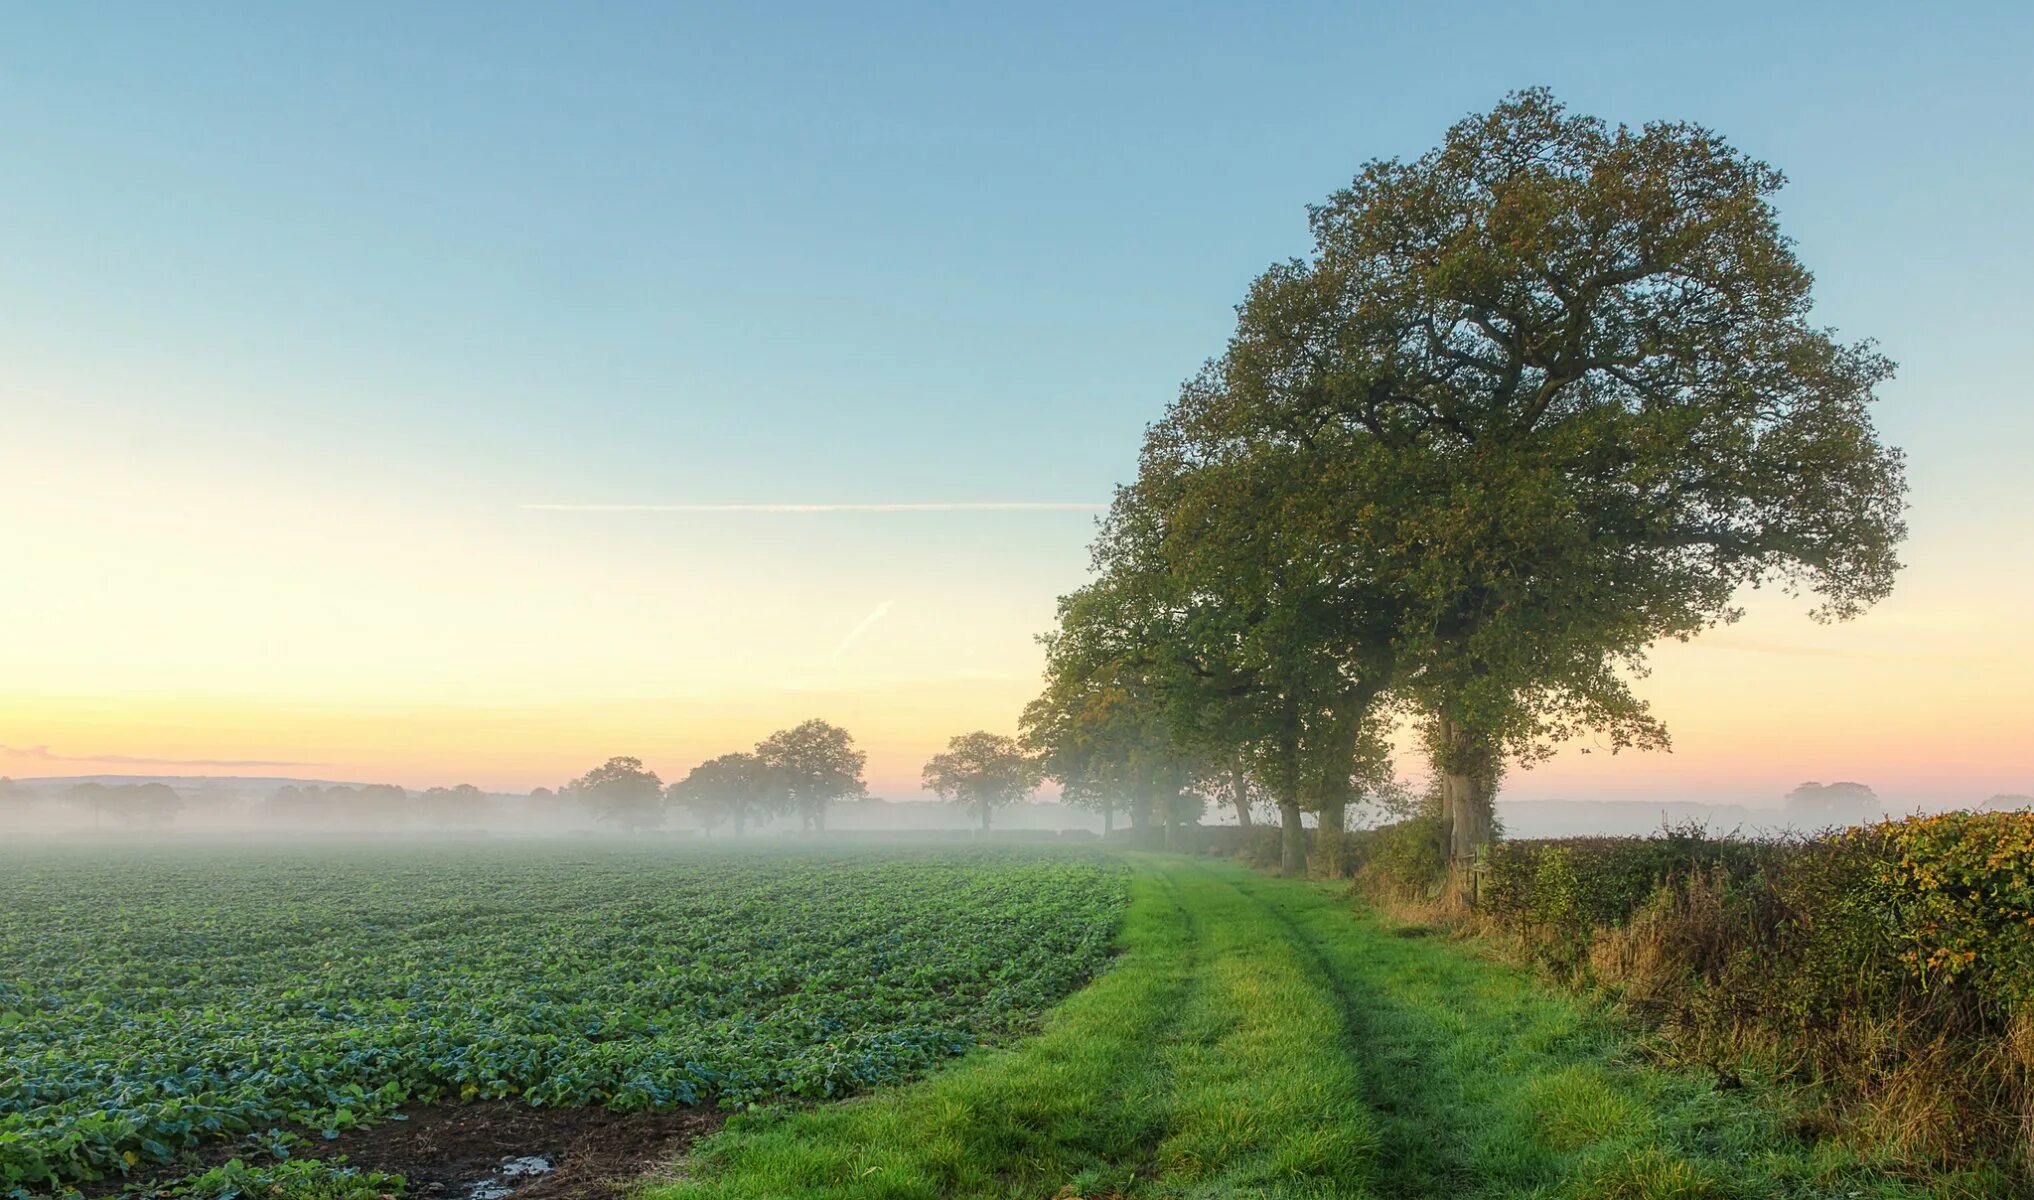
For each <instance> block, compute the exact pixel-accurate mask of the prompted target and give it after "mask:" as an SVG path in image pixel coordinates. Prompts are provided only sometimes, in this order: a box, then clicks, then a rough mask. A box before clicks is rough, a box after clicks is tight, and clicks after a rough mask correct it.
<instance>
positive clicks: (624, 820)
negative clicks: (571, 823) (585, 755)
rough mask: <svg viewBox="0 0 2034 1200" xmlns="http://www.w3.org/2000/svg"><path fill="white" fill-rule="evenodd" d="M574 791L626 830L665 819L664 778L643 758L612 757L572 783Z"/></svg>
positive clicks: (649, 826)
mask: <svg viewBox="0 0 2034 1200" xmlns="http://www.w3.org/2000/svg"><path fill="white" fill-rule="evenodd" d="M572 792H573V794H574V795H576V796H578V797H579V799H580V801H581V802H582V803H584V804H586V805H587V806H589V807H590V808H592V809H593V811H594V813H595V814H596V815H597V816H599V817H600V819H601V820H603V821H609V822H612V823H613V824H615V825H616V826H619V827H620V828H622V829H627V830H644V829H655V828H656V827H657V826H659V825H661V824H663V823H664V781H663V780H661V779H658V778H657V773H656V772H655V771H649V770H645V769H644V768H643V760H642V759H640V758H625V757H621V758H610V759H608V760H607V761H606V762H604V763H602V764H601V765H599V766H597V767H595V768H594V769H592V770H591V771H588V772H587V773H586V774H585V775H583V776H581V777H580V778H578V779H576V780H574V781H573V783H572Z"/></svg>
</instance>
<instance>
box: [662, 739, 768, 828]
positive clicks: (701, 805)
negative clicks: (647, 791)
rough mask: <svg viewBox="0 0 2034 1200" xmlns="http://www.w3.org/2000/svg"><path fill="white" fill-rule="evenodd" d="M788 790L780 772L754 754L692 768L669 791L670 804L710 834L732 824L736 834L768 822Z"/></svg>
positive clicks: (725, 757)
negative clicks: (681, 810)
mask: <svg viewBox="0 0 2034 1200" xmlns="http://www.w3.org/2000/svg"><path fill="white" fill-rule="evenodd" d="M785 790H786V789H785V787H784V785H783V782H782V780H781V779H780V778H779V776H778V774H777V772H776V771H775V770H774V769H773V768H772V767H771V766H770V765H769V764H768V763H765V762H764V761H763V760H762V759H761V758H759V757H757V756H756V755H753V754H723V755H721V756H720V757H718V758H710V759H708V760H706V761H705V762H703V763H700V764H699V765H698V766H696V767H694V768H692V770H691V771H690V772H688V773H687V774H686V776H685V778H683V779H681V780H679V781H678V782H676V783H674V784H672V785H671V786H670V787H669V788H668V789H666V792H665V795H666V796H667V798H668V799H669V800H670V801H671V803H673V804H676V805H680V806H682V807H684V808H685V809H687V810H688V811H690V812H691V813H692V817H693V819H694V820H695V821H697V822H698V823H699V825H700V827H701V828H703V829H706V830H708V831H711V830H713V829H716V828H718V827H719V826H721V825H723V824H727V823H729V822H732V823H733V825H734V827H735V832H736V833H737V834H743V833H747V832H748V830H749V826H751V825H761V824H763V823H764V822H767V821H768V820H769V819H770V818H771V817H772V816H775V815H776V813H777V811H778V810H779V809H780V808H781V807H782V806H783V802H784V799H785Z"/></svg>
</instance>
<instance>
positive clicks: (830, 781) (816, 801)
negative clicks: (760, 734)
mask: <svg viewBox="0 0 2034 1200" xmlns="http://www.w3.org/2000/svg"><path fill="white" fill-rule="evenodd" d="M756 757H757V758H758V759H760V760H761V761H762V763H763V765H765V766H767V767H768V768H769V769H770V770H771V771H773V772H775V773H776V776H777V779H778V782H779V784H780V786H782V788H783V789H784V799H785V805H786V807H787V809H788V810H789V811H790V812H793V813H795V814H797V816H798V819H799V821H800V822H801V824H802V825H803V827H804V828H805V830H806V831H807V832H819V833H824V832H825V831H826V810H827V808H828V806H830V805H832V804H835V803H837V802H839V801H842V800H848V799H854V798H859V797H861V796H865V795H867V794H868V785H867V784H865V783H864V782H863V781H862V768H863V767H864V766H866V765H867V763H868V760H869V756H868V755H867V754H866V753H864V752H863V751H861V750H858V749H856V748H855V740H854V738H853V737H851V736H850V735H849V734H848V731H847V730H845V729H842V728H841V727H840V726H838V725H833V724H829V723H828V722H826V721H822V720H819V719H817V718H814V719H813V720H810V721H803V722H800V723H799V724H797V725H794V726H792V727H791V728H789V729H780V730H778V731H777V732H776V733H773V734H771V735H770V736H769V737H766V738H764V739H763V740H762V741H761V742H758V743H757V744H756Z"/></svg>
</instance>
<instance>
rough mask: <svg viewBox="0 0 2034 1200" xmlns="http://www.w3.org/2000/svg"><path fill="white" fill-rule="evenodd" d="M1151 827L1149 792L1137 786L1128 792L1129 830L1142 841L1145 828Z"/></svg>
mask: <svg viewBox="0 0 2034 1200" xmlns="http://www.w3.org/2000/svg"><path fill="white" fill-rule="evenodd" d="M1150 827H1151V793H1150V791H1148V790H1147V789H1145V788H1142V787H1139V788H1135V789H1132V791H1131V792H1130V831H1131V832H1132V833H1135V834H1138V835H1139V837H1138V840H1139V841H1142V840H1143V837H1142V835H1143V834H1144V832H1145V830H1147V829H1149V828H1150Z"/></svg>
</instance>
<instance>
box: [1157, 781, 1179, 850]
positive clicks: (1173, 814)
mask: <svg viewBox="0 0 2034 1200" xmlns="http://www.w3.org/2000/svg"><path fill="white" fill-rule="evenodd" d="M1160 795H1161V796H1162V797H1163V799H1162V801H1161V803H1162V804H1163V805H1164V807H1165V848H1166V850H1168V851H1172V850H1176V849H1178V848H1179V842H1178V835H1177V833H1176V831H1177V830H1178V828H1179V793H1177V792H1172V791H1162V792H1160Z"/></svg>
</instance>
